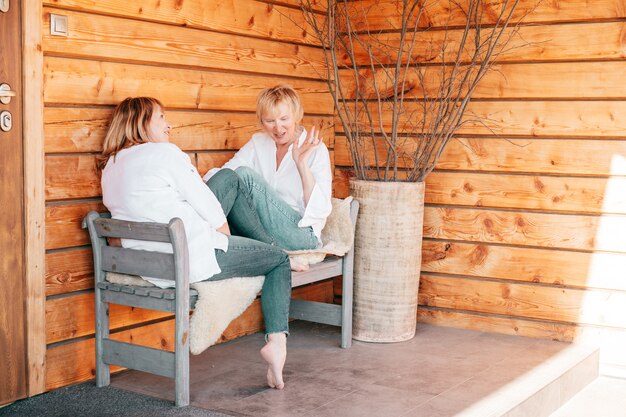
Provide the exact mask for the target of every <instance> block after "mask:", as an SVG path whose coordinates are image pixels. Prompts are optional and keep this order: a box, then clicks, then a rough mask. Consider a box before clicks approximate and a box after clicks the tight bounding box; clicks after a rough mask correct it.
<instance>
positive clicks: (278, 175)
mask: <svg viewBox="0 0 626 417" xmlns="http://www.w3.org/2000/svg"><path fill="white" fill-rule="evenodd" d="M306 136H307V133H306V130H304V129H303V131H302V134H301V135H300V138H298V144H302V142H304V140H305V139H306ZM292 146H293V144H292V145H290V146H289V149H288V151H287V154H286V155H285V157H284V158H283V160H282V161H281V163H280V166H278V168H277V167H276V143H275V142H274V140H273V139H272V138H271V137H270V136H269V135H267V134H266V133H264V132H259V133H255V134H254V135H253V136H252V138H251V139H250V140H249V141H248V143H246V144H245V145H244V146H243V147H242V148H241V149H240V150H239V152H237V153H236V154H235V156H234V157H233V158H232V159H231V160H230V161H228V162H227V163H226V164H224V166H223V167H222V168H230V169H232V170H235V169H236V168H239V167H241V166H246V167H249V168H252V169H254V171H256V172H257V173H259V174H261V176H262V177H263V178H264V179H265V181H267V182H268V184H269V185H270V187H272V189H273V190H274V191H275V192H276V193H277V194H278V195H279V196H280V198H282V199H283V200H284V201H285V202H286V203H287V204H288V205H289V206H290V207H291V208H293V209H294V210H295V211H297V212H298V213H299V214H300V216H301V217H302V220H300V221H299V222H298V227H309V226H311V227H312V228H313V232H314V233H315V236H317V238H318V240H320V234H321V233H322V229H323V228H324V225H325V224H326V218H327V217H328V215H329V214H330V212H331V210H332V204H331V193H332V182H333V178H332V172H331V169H330V156H329V154H328V149H327V148H326V145H325V144H324V143H322V144H321V146H320V147H318V148H317V149H315V150H314V151H313V153H312V154H311V156H310V157H309V160H308V165H309V167H310V169H311V173H312V174H313V178H314V179H315V186H314V188H313V191H312V192H311V197H310V198H309V204H308V205H307V206H306V207H305V206H304V191H303V190H302V180H301V178H300V173H299V172H298V168H297V167H296V163H295V161H294V160H293V157H292V154H291V149H292ZM217 171H219V168H214V169H211V170H210V171H209V172H207V173H206V174H205V176H204V178H203V179H204V180H205V181H208V179H209V178H211V177H212V176H213V175H214V174H215V173H216V172H217Z"/></svg>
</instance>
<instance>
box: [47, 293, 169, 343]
mask: <svg viewBox="0 0 626 417" xmlns="http://www.w3.org/2000/svg"><path fill="white" fill-rule="evenodd" d="M94 305H95V300H94V293H91V292H90V293H83V294H77V295H71V296H68V297H61V298H55V299H51V300H48V301H46V343H54V342H59V341H62V340H67V339H72V338H76V337H81V336H86V335H91V334H93V333H94V325H95V322H96V321H95V314H94V311H95V307H94ZM169 315H170V313H164V312H161V311H155V310H144V309H141V308H133V307H127V306H122V305H118V304H112V305H111V307H110V309H109V319H110V321H111V325H110V328H111V329H112V330H114V329H118V328H120V327H126V326H131V325H135V324H138V323H143V322H146V321H150V320H156V319H159V318H162V317H167V316H169Z"/></svg>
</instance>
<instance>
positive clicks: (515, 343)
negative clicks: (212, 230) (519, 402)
mask: <svg viewBox="0 0 626 417" xmlns="http://www.w3.org/2000/svg"><path fill="white" fill-rule="evenodd" d="M339 337H340V333H339V329H338V328H334V327H331V326H325V325H319V324H312V323H305V322H300V321H295V322H293V323H292V325H291V336H290V338H289V341H288V349H289V353H288V358H287V363H286V366H285V382H286V388H285V389H284V390H283V391H277V390H273V389H269V388H266V386H265V372H266V366H265V365H264V364H263V362H262V360H261V358H260V356H259V354H258V350H259V349H260V348H261V346H262V345H263V336H262V335H261V334H254V335H250V336H246V337H243V338H240V339H237V340H234V341H231V342H228V343H224V344H221V345H218V346H214V347H211V348H209V349H208V350H207V351H205V352H204V353H203V354H201V355H198V356H192V359H191V403H192V405H194V406H196V407H201V408H205V409H209V410H214V411H219V412H222V413H225V414H228V415H233V416H255V417H256V416H300V415H306V416H316V417H317V416H341V417H350V416H355V417H356V416H358V417H368V416H384V417H392V416H407V417H408V416H421V417H443V416H454V415H456V414H459V413H461V414H463V413H464V410H470V409H472V410H473V409H475V408H476V407H475V405H476V404H480V403H481V401H483V400H484V398H486V397H489V396H490V395H491V396H493V395H492V394H493V393H494V392H498V391H502V390H503V388H504V387H510V386H512V385H511V384H514V383H515V381H516V380H523V379H524V375H525V374H528V373H529V371H532V370H533V369H535V368H536V367H538V366H541V365H542V364H544V363H548V362H549V361H550V359H551V358H552V357H556V355H558V354H559V353H560V352H562V351H564V350H565V349H567V348H568V346H569V345H568V344H565V343H559V342H553V341H546V340H538V339H529V338H523V337H515V336H506V335H499V334H492V333H481V332H475V331H469V330H459V329H453V328H446V327H438V326H429V325H422V324H419V325H418V329H417V335H416V337H415V338H413V339H412V340H410V341H408V342H403V343H394V344H373V343H363V342H357V341H355V342H354V344H353V346H352V347H351V348H350V349H345V350H344V349H341V348H339ZM526 379H527V378H526ZM112 385H113V386H114V387H117V388H124V389H128V390H131V391H135V392H139V393H144V394H148V395H151V396H156V397H160V398H164V399H169V400H173V397H174V384H173V381H172V380H170V379H168V378H163V377H158V376H153V375H149V374H145V373H141V372H138V371H129V372H124V373H121V374H118V375H115V376H113V377H112ZM503 398H504V397H503ZM473 405H474V406H473ZM465 412H467V411H465ZM478 414H479V415H480V411H479V412H478ZM548 414H549V413H548ZM485 415H486V414H485ZM546 415H547V414H546ZM533 417H534V416H533Z"/></svg>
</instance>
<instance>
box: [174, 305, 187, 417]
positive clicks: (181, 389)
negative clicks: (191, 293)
mask: <svg viewBox="0 0 626 417" xmlns="http://www.w3.org/2000/svg"><path fill="white" fill-rule="evenodd" d="M187 299H189V298H187ZM177 303H178V302H177ZM187 305H188V304H187ZM177 307H178V306H177ZM178 310H179V308H177V313H176V335H175V337H176V343H175V349H176V351H175V361H176V406H177V407H184V406H186V405H189V307H187V309H186V310H185V309H184V308H183V309H180V310H182V311H178Z"/></svg>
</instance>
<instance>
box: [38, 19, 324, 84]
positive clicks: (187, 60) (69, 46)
mask: <svg viewBox="0 0 626 417" xmlns="http://www.w3.org/2000/svg"><path fill="white" fill-rule="evenodd" d="M51 13H55V14H60V13H62V14H63V15H66V16H67V17H68V36H67V37H60V36H53V35H51V34H50V27H49V22H50V17H49V15H50V14H51ZM43 21H44V27H43V33H44V36H43V49H44V52H46V53H49V54H53V55H57V56H63V55H65V56H72V57H81V58H88V59H105V60H117V61H124V62H133V63H147V64H161V65H168V66H177V67H191V68H207V69H217V70H234V71H242V70H243V71H246V72H255V73H261V74H276V75H288V76H294V77H304V78H311V79H320V78H322V77H325V76H326V66H325V64H324V57H323V53H322V50H321V49H319V48H315V47H311V46H306V45H294V44H290V43H280V42H277V41H276V40H264V39H255V38H250V37H247V36H238V35H234V34H222V33H215V32H207V31H205V30H199V29H192V28H188V27H176V26H171V25H168V26H166V25H162V24H158V23H149V22H143V21H139V20H135V21H133V22H132V24H129V21H128V19H122V18H115V17H107V16H101V15H94V14H88V13H77V12H71V11H68V10H59V9H50V8H45V9H44V19H43ZM173 40H175V41H173Z"/></svg>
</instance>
